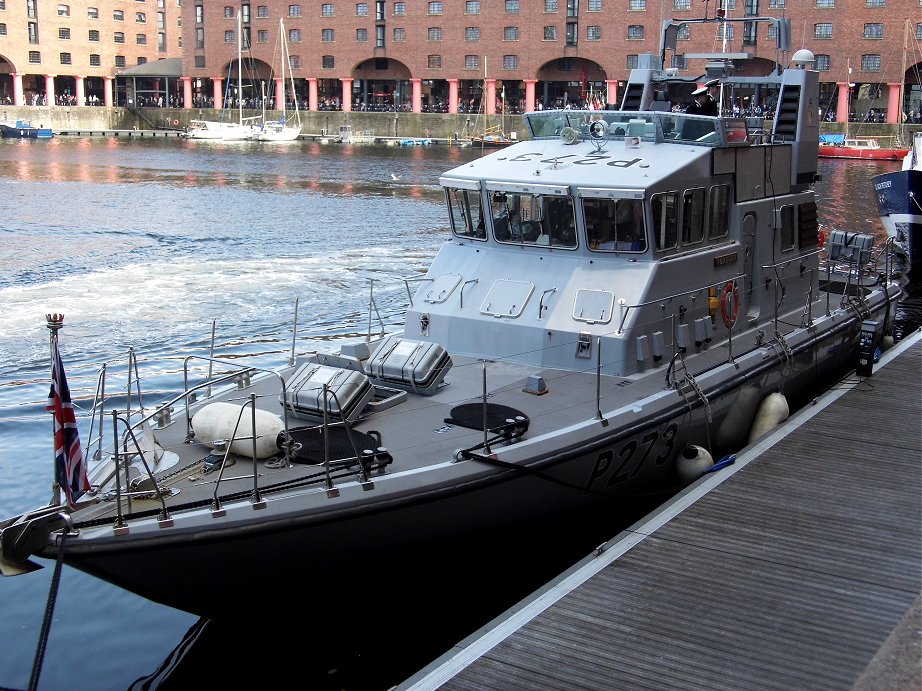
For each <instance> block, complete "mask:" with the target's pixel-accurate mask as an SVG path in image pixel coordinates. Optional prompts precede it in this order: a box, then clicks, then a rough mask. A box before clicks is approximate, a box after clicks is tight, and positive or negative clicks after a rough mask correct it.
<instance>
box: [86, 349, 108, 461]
mask: <svg viewBox="0 0 922 691" xmlns="http://www.w3.org/2000/svg"><path fill="white" fill-rule="evenodd" d="M105 408H106V363H103V365H102V368H101V369H100V370H99V377H98V378H97V379H96V394H95V395H94V397H93V410H92V411H90V436H89V439H88V440H87V449H86V450H87V452H89V450H90V446H93V444H94V443H95V444H96V451H94V452H93V460H95V461H99V460H101V459H102V444H103V441H102V439H103V436H104V435H105V429H104V425H103V422H104V421H105ZM97 410H98V412H99V434H98V436H93V427H94V426H95V424H96V412H97ZM97 440H98V441H97Z"/></svg>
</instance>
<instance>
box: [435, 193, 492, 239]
mask: <svg viewBox="0 0 922 691" xmlns="http://www.w3.org/2000/svg"><path fill="white" fill-rule="evenodd" d="M445 192H446V194H447V195H448V214H449V216H450V217H451V230H452V232H453V233H454V234H455V235H457V236H458V237H462V238H474V239H476V240H486V238H487V231H486V226H485V222H484V217H483V207H482V205H481V203H480V192H478V191H476V190H462V189H457V188H454V187H447V188H446V189H445Z"/></svg>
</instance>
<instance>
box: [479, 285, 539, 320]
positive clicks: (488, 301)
mask: <svg viewBox="0 0 922 691" xmlns="http://www.w3.org/2000/svg"><path fill="white" fill-rule="evenodd" d="M534 290H535V284H534V283H529V282H528V281H510V280H507V279H505V278H501V279H499V280H498V281H496V282H495V283H494V284H493V287H492V288H490V292H489V293H487V297H486V298H484V301H483V303H482V304H481V305H480V313H481V314H489V315H492V316H494V317H509V318H510V319H515V318H516V317H519V316H520V315H521V314H522V310H524V309H525V305H526V303H527V302H528V298H530V297H531V294H532V293H533V292H534Z"/></svg>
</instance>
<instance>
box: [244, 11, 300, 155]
mask: <svg viewBox="0 0 922 691" xmlns="http://www.w3.org/2000/svg"><path fill="white" fill-rule="evenodd" d="M279 46H280V49H279V62H280V63H281V75H282V84H283V85H284V84H285V73H286V71H287V72H288V79H289V82H290V83H289V86H288V89H289V91H290V92H291V96H292V100H293V101H294V104H295V110H294V115H293V116H292V118H291V120H289V119H288V104H287V101H288V99H287V98H286V97H285V95H284V92H285V89H284V88H283V89H282V92H283V95H282V117H281V118H279V119H278V120H267V119H266V106H265V103H266V99H265V98H263V121H262V123H261V124H260V125H258V126H257V128H256V134H255V135H254V136H253V139H257V140H259V141H261V142H293V141H295V140H297V138H298V137H299V136H301V112H300V111H299V110H298V97H297V94H296V93H295V80H294V76H293V75H292V74H291V65H290V64H289V57H288V36H287V35H286V34H285V20H283V19H279Z"/></svg>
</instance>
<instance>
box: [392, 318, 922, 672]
mask: <svg viewBox="0 0 922 691" xmlns="http://www.w3.org/2000/svg"><path fill="white" fill-rule="evenodd" d="M920 340H922V337H920V332H916V333H915V334H913V335H912V336H911V337H909V338H907V339H904V340H903V341H902V342H901V343H899V344H897V346H896V347H894V348H893V349H891V350H890V351H888V352H887V353H885V354H884V356H883V357H882V358H881V362H880V363H879V364H877V365H876V366H875V371H874V373H873V375H872V376H871V377H869V378H862V379H858V378H856V377H855V376H854V375H853V376H852V377H851V378H850V379H849V380H847V381H843V382H842V383H841V384H840V385H838V386H837V387H835V388H834V389H833V390H831V391H829V392H827V393H826V394H824V395H823V396H822V397H821V398H820V399H819V400H818V401H817V403H816V404H815V405H813V406H810V407H809V408H807V409H803V410H801V411H800V412H799V413H797V414H796V415H794V416H792V418H791V419H790V420H789V421H788V422H787V423H785V424H784V425H782V426H781V427H779V428H778V429H777V430H775V431H774V432H772V433H770V434H769V435H767V436H766V437H764V438H763V439H762V440H761V441H759V442H758V443H756V444H754V445H753V446H751V447H749V448H747V449H746V450H745V451H744V452H743V453H741V454H740V455H739V456H738V458H737V460H736V463H735V464H733V465H731V466H729V467H728V468H726V469H724V470H722V471H719V472H716V473H713V474H709V475H705V476H704V477H703V478H702V479H701V480H699V481H698V482H696V483H694V484H693V485H692V486H690V487H689V488H688V489H686V490H685V491H683V492H682V493H681V494H680V495H678V496H677V497H676V498H675V499H674V500H672V501H671V502H669V503H668V504H667V505H665V506H664V507H662V508H661V509H660V510H658V511H657V512H656V513H655V514H652V515H650V516H648V517H647V518H645V519H644V520H643V521H641V522H640V523H638V524H636V525H634V526H632V527H631V528H630V529H628V530H626V531H624V532H623V533H621V534H620V535H618V536H617V537H615V538H614V539H613V540H612V541H610V542H609V543H607V544H606V545H605V546H604V548H600V549H599V550H598V551H597V552H596V553H594V554H593V555H591V556H589V557H587V558H586V559H584V560H583V561H582V562H580V563H579V564H577V565H575V566H574V567H573V568H572V569H571V570H570V571H568V572H567V573H565V574H563V575H561V576H560V577H559V579H557V580H556V581H554V582H552V583H551V584H549V585H548V586H546V587H545V588H544V589H542V590H541V591H539V592H538V593H536V594H535V595H533V596H532V597H531V598H529V599H528V600H526V601H524V602H522V603H520V604H519V605H517V606H516V607H515V608H513V609H512V610H510V611H509V612H507V613H506V614H504V615H503V616H501V617H499V618H498V619H496V620H495V621H493V622H491V624H489V625H488V626H486V627H485V628H484V629H482V630H480V631H479V632H477V633H475V634H473V635H472V636H471V637H469V638H468V639H466V640H465V641H462V642H461V643H459V644H458V646H457V647H456V648H455V649H454V650H452V651H450V652H449V653H447V654H446V655H445V656H443V657H442V658H441V659H440V660H437V661H436V662H434V663H433V664H432V665H430V666H429V667H427V668H426V669H425V670H422V671H421V672H420V673H418V674H417V675H415V676H414V677H412V678H411V679H409V680H407V681H406V682H404V683H403V684H401V685H400V686H399V687H398V688H399V689H414V690H421V689H432V688H438V687H442V688H446V689H483V688H504V689H515V688H545V689H550V688H559V689H570V688H583V689H592V688H595V689H611V688H632V689H639V688H651V689H653V688H655V689H662V688H667V687H668V688H689V689H699V688H715V689H716V688H726V689H740V688H761V689H770V688H776V689H792V688H801V689H806V688H823V689H834V688H841V689H849V688H853V685H856V682H857V685H856V686H855V688H891V689H896V688H919V683H920V678H922V664H920V657H922V652H920V648H922V645H920V644H922V641H920V636H919V629H920V621H919V616H920V615H919V604H920V597H919V595H920V590H922V472H920V458H922V434H920V422H919V421H920V419H922V397H920V395H919V383H920V377H919V374H920V371H922V342H920ZM881 675H882V676H881Z"/></svg>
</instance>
